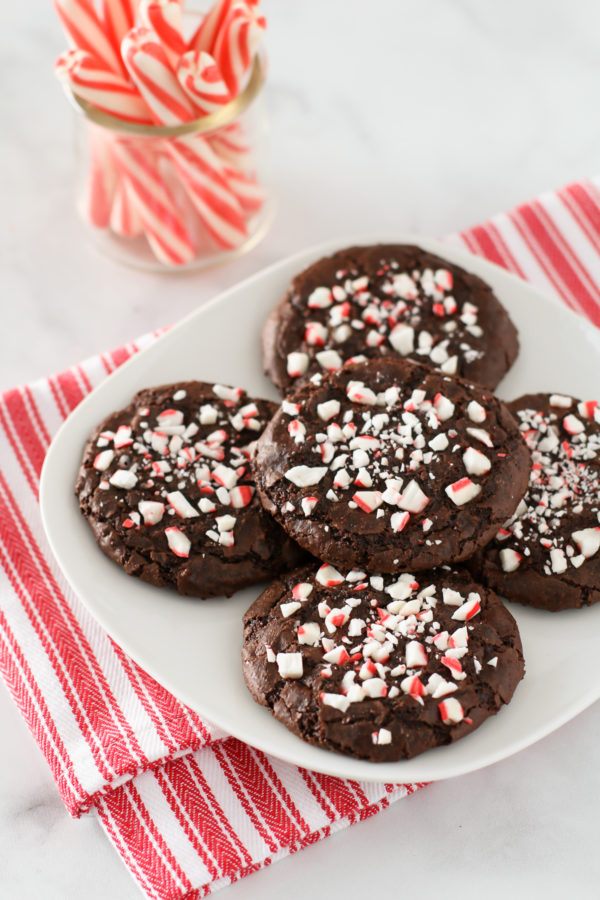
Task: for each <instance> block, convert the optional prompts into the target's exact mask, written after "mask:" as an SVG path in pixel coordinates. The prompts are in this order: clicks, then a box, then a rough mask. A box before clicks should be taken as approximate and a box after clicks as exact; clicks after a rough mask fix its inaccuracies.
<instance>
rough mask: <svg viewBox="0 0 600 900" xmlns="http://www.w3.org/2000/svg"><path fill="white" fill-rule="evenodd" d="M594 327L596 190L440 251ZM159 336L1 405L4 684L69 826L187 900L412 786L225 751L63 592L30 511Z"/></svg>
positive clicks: (155, 892) (585, 189)
mask: <svg viewBox="0 0 600 900" xmlns="http://www.w3.org/2000/svg"><path fill="white" fill-rule="evenodd" d="M449 242H450V243H452V244H459V245H460V244H462V245H463V246H466V247H467V248H468V249H469V250H471V251H473V252H474V253H477V254H480V255H482V256H485V257H487V258H488V259H490V260H492V261H493V262H496V263H498V264H500V265H502V266H504V267H505V268H507V269H509V270H510V271H512V272H515V273H516V274H518V275H520V276H521V277H523V278H525V279H527V280H529V281H531V282H532V283H534V284H536V285H537V286H538V287H540V288H541V289H542V290H543V291H546V292H547V293H554V294H556V295H558V296H559V297H561V298H562V300H564V301H565V302H566V303H567V304H568V306H570V307H572V308H573V309H575V310H576V311H578V312H580V313H581V314H582V315H585V316H587V317H588V318H589V319H590V320H591V321H592V322H594V323H595V324H596V325H600V179H598V180H597V181H584V182H580V183H577V184H572V185H569V186H568V187H566V188H563V189H561V190H559V191H557V192H556V193H549V194H545V195H543V196H542V197H540V198H539V199H537V200H534V201H532V202H530V203H527V204H525V205H523V206H520V207H518V208H516V209H514V210H512V211H511V212H508V213H504V214H502V215H499V216H496V217H495V218H494V219H492V220H491V221H490V222H487V223H485V224H484V225H479V226H477V227H475V228H472V229H470V230H468V231H466V232H463V233H462V234H460V235H455V236H453V237H452V238H450V239H449ZM156 337H157V335H152V336H150V337H147V338H144V339H143V340H141V341H139V342H138V343H135V344H130V345H128V346H127V347H123V348H121V349H119V350H117V351H115V352H113V353H109V354H104V355H102V356H97V357H95V358H94V359H91V360H88V361H87V362H85V363H82V364H81V365H80V366H76V367H74V368H72V369H69V370H68V371H65V372H62V373H61V374H59V375H55V376H51V377H48V378H45V379H43V380H41V381H38V382H36V383H35V384H31V385H25V386H24V387H19V388H15V389H13V390H9V391H6V392H5V393H3V394H2V395H1V396H0V433H1V438H0V564H1V568H0V670H1V672H2V675H3V677H4V680H5V682H6V685H7V687H8V689H9V690H10V692H11V694H12V696H13V698H14V700H15V702H16V703H17V705H18V707H19V709H20V710H21V712H22V714H23V716H24V718H25V720H26V722H27V724H28V725H29V728H30V729H31V731H32V733H33V735H34V737H35V739H36V740H37V742H38V744H39V745H40V748H41V750H42V752H43V753H44V755H45V757H46V759H47V761H48V764H49V765H50V767H51V769H52V772H53V775H54V777H55V779H56V782H57V785H58V789H59V791H60V793H61V796H62V798H63V800H64V802H65V805H66V807H67V809H68V810H69V812H70V813H71V814H72V815H74V816H78V815H81V814H82V813H85V812H88V811H90V810H95V812H96V813H97V815H98V816H99V817H100V820H101V822H102V824H103V826H104V829H105V831H106V833H107V835H108V836H109V838H110V840H111V841H112V842H113V844H114V846H115V848H116V850H117V852H118V853H119V854H120V855H121V857H122V858H123V861H124V862H125V864H126V865H127V866H128V868H129V870H130V871H131V874H132V875H133V877H134V878H135V879H136V881H137V882H138V884H139V885H140V887H141V888H142V890H143V891H144V892H145V893H146V894H147V896H148V897H152V898H156V900H167V898H169V900H175V898H183V897H185V898H186V900H195V898H197V897H203V896H205V895H206V894H208V893H210V892H211V890H214V889H215V888H217V887H221V886H224V885H227V884H229V883H231V882H232V881H235V880H237V879H239V878H242V877H243V876H245V875H248V874H250V873H251V872H254V871H255V870H257V869H259V868H261V867H262V866H264V865H268V864H269V863H271V862H274V861H275V860H277V859H280V858H281V857H283V856H285V855H287V854H288V853H292V852H294V851H296V850H300V849H301V848H302V847H304V846H306V845H307V844H310V843H313V842H314V841H317V840H319V839H320V838H323V837H326V836H327V835H328V834H330V833H331V832H333V831H336V830H338V829H340V828H343V827H345V826H346V825H349V824H352V823H354V822H357V821H360V820H362V819H364V818H367V817H368V816H370V815H372V814H373V813H376V812H378V811H379V810H380V809H382V808H383V807H385V806H387V805H388V804H389V803H391V802H393V801H394V800H398V799H400V798H401V797H405V796H406V795H407V794H409V793H411V792H412V791H414V790H415V788H417V787H419V786H420V785H390V784H359V783H356V782H351V781H344V780H341V779H336V778H331V777H328V776H324V775H319V774H316V773H314V772H307V771H304V770H302V769H298V768H296V767H295V766H291V765H288V764H287V763H282V762H280V761H279V760H277V759H275V758H272V757H268V756H266V755H265V754H264V753H261V752H259V751H258V750H255V749H253V748H251V747H248V746H246V745H244V744H243V743H241V742H240V741H238V740H235V739H233V738H230V737H226V736H224V735H223V734H221V733H220V732H218V731H217V729H215V728H214V727H213V726H212V725H210V724H209V723H208V722H203V721H202V720H201V719H200V718H199V717H198V716H197V715H196V713H194V712H193V711H192V710H190V709H188V708H187V707H186V706H183V704H181V703H180V702H179V701H178V700H177V699H176V698H175V697H173V696H172V695H171V694H169V693H168V692H167V691H166V690H164V688H162V687H161V686H160V685H159V684H157V683H156V682H155V681H154V680H153V679H152V678H150V677H149V676H148V675H147V674H146V673H145V672H144V671H142V670H141V669H140V668H139V666H137V665H136V664H135V663H134V662H133V661H132V660H131V659H129V657H128V656H126V654H125V653H123V651H122V650H121V649H120V648H119V647H118V646H117V645H116V644H115V643H114V642H113V641H112V640H111V639H110V638H109V637H107V635H106V634H105V633H104V632H103V631H102V629H101V628H100V626H99V625H98V624H97V623H96V622H95V621H94V619H93V618H92V617H91V616H90V615H89V613H88V612H87V611H86V609H85V608H84V607H83V606H82V605H81V603H80V602H79V600H78V598H77V597H76V596H75V595H74V594H73V592H72V591H71V590H70V589H69V587H68V585H67V584H66V582H65V579H64V578H63V576H62V574H61V572H60V571H59V569H58V566H57V565H56V563H55V561H54V559H53V558H52V554H51V553H50V550H49V548H48V545H47V543H46V539H45V536H44V532H43V529H42V524H41V520H40V515H39V508H38V486H39V478H40V472H41V468H42V463H43V460H44V454H45V453H46V450H47V447H48V444H49V443H50V440H51V438H52V435H53V434H54V432H55V431H56V430H57V428H58V426H59V425H60V424H61V422H62V421H63V419H64V418H65V417H66V416H67V415H68V414H69V412H70V411H71V410H72V409H74V407H75V406H77V404H78V403H79V402H80V400H82V398H83V397H84V396H85V395H86V394H87V393H88V392H89V391H91V390H92V388H93V387H95V386H96V385H97V384H99V383H100V382H101V381H102V380H103V379H104V378H105V377H106V376H107V374H109V373H110V372H112V371H113V370H114V369H115V368H116V367H117V366H119V365H120V364H121V363H122V362H124V361H125V360H126V359H127V358H128V357H129V356H131V354H133V353H135V352H137V351H138V350H140V349H143V347H144V346H147V345H148V344H149V343H151V342H152V341H153V340H155V339H156Z"/></svg>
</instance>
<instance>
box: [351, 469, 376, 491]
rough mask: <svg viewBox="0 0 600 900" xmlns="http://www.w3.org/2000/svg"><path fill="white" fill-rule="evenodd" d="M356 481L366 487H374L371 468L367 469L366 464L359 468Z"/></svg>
mask: <svg viewBox="0 0 600 900" xmlns="http://www.w3.org/2000/svg"><path fill="white" fill-rule="evenodd" d="M354 483H355V484H357V485H359V486H360V487H364V488H370V487H372V485H373V479H372V478H371V475H370V473H369V470H368V469H365V468H364V466H363V467H362V468H360V469H359V470H358V473H357V475H356V478H355V479H354Z"/></svg>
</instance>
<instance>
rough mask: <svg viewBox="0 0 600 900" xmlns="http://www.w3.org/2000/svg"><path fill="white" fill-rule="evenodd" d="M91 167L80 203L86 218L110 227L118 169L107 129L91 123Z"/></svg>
mask: <svg viewBox="0 0 600 900" xmlns="http://www.w3.org/2000/svg"><path fill="white" fill-rule="evenodd" d="M88 135H89V147H88V149H89V168H88V171H87V177H86V183H85V189H84V192H83V194H82V196H81V197H80V198H79V201H78V206H79V208H80V212H81V215H82V216H83V218H84V219H85V220H86V221H87V222H90V224H91V225H94V226H95V227H96V228H107V227H108V225H109V222H110V211H111V208H112V204H113V198H114V195H115V190H116V186H117V178H118V176H117V171H116V169H115V164H114V160H113V158H112V156H111V154H110V151H109V148H108V144H107V141H106V138H105V135H104V133H103V132H102V131H101V130H100V129H96V128H94V127H93V126H90V129H89V132H88Z"/></svg>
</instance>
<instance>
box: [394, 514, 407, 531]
mask: <svg viewBox="0 0 600 900" xmlns="http://www.w3.org/2000/svg"><path fill="white" fill-rule="evenodd" d="M409 520H410V513H409V512H401V513H400V512H395V513H392V515H391V516H390V526H391V528H392V531H395V532H396V533H398V532H400V531H402V529H403V528H405V527H406V525H407V524H408V522H409Z"/></svg>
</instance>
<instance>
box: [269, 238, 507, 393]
mask: <svg viewBox="0 0 600 900" xmlns="http://www.w3.org/2000/svg"><path fill="white" fill-rule="evenodd" d="M517 353H518V341H517V332H516V329H515V327H514V325H513V324H512V322H511V320H510V319H509V317H508V315H507V313H506V311H505V310H504V308H503V307H502V305H501V304H500V302H499V300H498V299H497V298H496V297H495V295H494V294H493V292H492V290H491V288H490V287H489V286H488V285H487V284H486V283H485V282H484V281H482V280H481V278H478V277H477V276H476V275H471V274H470V273H469V272H466V271H465V270H464V269H461V268H460V267H459V266H455V265H453V264H451V263H449V262H448V261H447V260H445V259H441V258H440V257H438V256H434V255H433V254H431V253H426V252H425V251H424V250H421V249H420V248H419V247H412V246H401V245H400V246H397V245H393V244H392V245H386V244H381V245H377V246H374V247H351V248H349V249H347V250H340V251H339V252H337V253H334V255H333V256H330V257H327V258H325V259H321V260H319V261H318V262H316V263H314V264H313V265H312V266H309V267H308V269H305V270H304V272H301V273H300V274H299V275H297V276H296V277H295V278H294V280H293V282H292V285H291V287H290V289H289V291H288V293H287V294H286V296H285V297H284V298H283V300H282V301H281V303H280V304H279V306H277V307H276V308H275V310H274V311H273V312H272V314H271V316H270V317H269V319H268V320H267V323H266V325H265V329H264V333H263V357H264V368H265V373H266V374H267V375H268V376H269V378H271V380H272V381H273V383H274V384H275V385H276V386H277V387H278V388H279V390H280V391H281V392H282V394H285V393H287V392H288V391H289V390H290V388H292V387H293V386H294V385H296V384H299V383H302V382H303V381H305V380H306V379H307V378H308V377H309V376H310V375H312V374H313V373H314V372H323V371H333V370H335V369H339V368H340V366H342V365H343V364H344V363H345V362H346V361H347V360H349V359H356V358H359V359H364V358H369V359H370V358H372V357H380V356H386V355H388V354H392V355H396V354H399V355H400V356H403V357H409V358H410V359H414V360H417V361H418V362H421V363H424V364H426V365H428V366H429V367H431V368H438V369H440V370H441V371H442V372H444V373H446V374H448V375H460V376H463V377H464V378H467V379H468V380H469V381H475V382H477V383H479V384H482V385H484V386H485V387H487V388H495V387H496V385H497V384H498V382H499V381H500V379H501V378H502V377H503V375H504V374H505V372H506V371H507V370H508V369H509V368H510V366H511V365H512V364H513V362H514V361H515V359H516V356H517Z"/></svg>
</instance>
